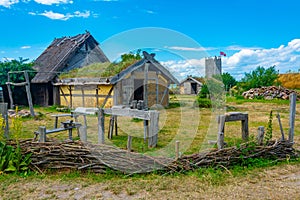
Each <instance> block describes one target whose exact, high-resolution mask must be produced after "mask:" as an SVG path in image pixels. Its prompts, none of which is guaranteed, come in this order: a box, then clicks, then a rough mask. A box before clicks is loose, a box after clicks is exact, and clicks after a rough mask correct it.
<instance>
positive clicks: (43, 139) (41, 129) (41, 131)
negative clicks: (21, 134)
mask: <svg viewBox="0 0 300 200" xmlns="http://www.w3.org/2000/svg"><path fill="white" fill-rule="evenodd" d="M38 132H39V135H40V138H39V142H46V127H45V126H39V130H38Z"/></svg>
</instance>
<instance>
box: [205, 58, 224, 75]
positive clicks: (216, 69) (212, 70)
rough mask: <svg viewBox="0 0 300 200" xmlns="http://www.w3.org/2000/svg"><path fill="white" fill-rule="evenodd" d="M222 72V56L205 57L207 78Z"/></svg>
mask: <svg viewBox="0 0 300 200" xmlns="http://www.w3.org/2000/svg"><path fill="white" fill-rule="evenodd" d="M216 74H219V75H221V74H222V62H221V57H220V56H218V57H217V56H215V57H210V58H205V78H211V77H212V76H213V75H216Z"/></svg>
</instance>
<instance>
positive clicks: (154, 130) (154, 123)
mask: <svg viewBox="0 0 300 200" xmlns="http://www.w3.org/2000/svg"><path fill="white" fill-rule="evenodd" d="M149 114H150V127H149V139H148V147H149V148H151V147H156V145H157V138H158V130H159V127H158V120H159V112H158V111H155V110H150V111H149Z"/></svg>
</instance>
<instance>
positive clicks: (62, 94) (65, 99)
mask: <svg viewBox="0 0 300 200" xmlns="http://www.w3.org/2000/svg"><path fill="white" fill-rule="evenodd" d="M59 90H60V91H61V93H62V95H63V97H64V99H65V101H66V103H67V104H68V107H69V108H71V107H70V104H69V101H68V99H67V97H66V95H65V93H64V91H63V90H62V88H61V87H59Z"/></svg>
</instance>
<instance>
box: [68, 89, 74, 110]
mask: <svg viewBox="0 0 300 200" xmlns="http://www.w3.org/2000/svg"><path fill="white" fill-rule="evenodd" d="M68 89H69V93H70V108H73V99H72V86H69V88H68Z"/></svg>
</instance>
